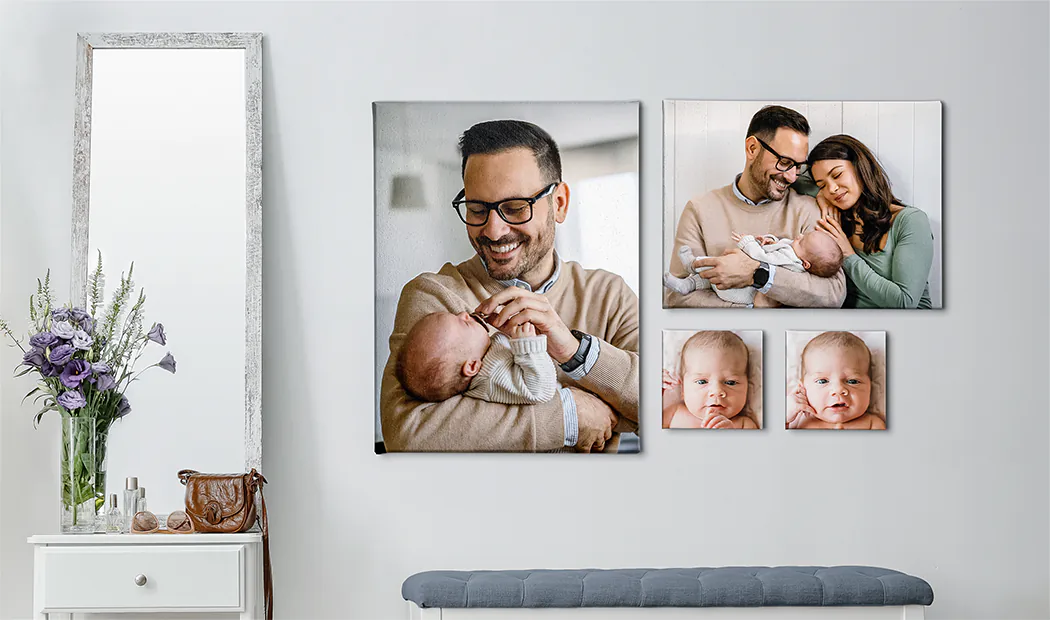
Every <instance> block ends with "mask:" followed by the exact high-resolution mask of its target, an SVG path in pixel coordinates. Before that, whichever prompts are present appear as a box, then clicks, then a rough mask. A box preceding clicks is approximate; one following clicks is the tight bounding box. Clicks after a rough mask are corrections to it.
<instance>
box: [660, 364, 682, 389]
mask: <svg viewBox="0 0 1050 620" xmlns="http://www.w3.org/2000/svg"><path fill="white" fill-rule="evenodd" d="M681 384H682V380H681V379H680V378H679V377H678V375H677V374H675V373H674V372H673V371H670V370H667V369H666V368H665V369H664V382H663V385H664V391H665V392H666V391H667V390H671V389H674V388H676V387H678V386H679V385H681Z"/></svg>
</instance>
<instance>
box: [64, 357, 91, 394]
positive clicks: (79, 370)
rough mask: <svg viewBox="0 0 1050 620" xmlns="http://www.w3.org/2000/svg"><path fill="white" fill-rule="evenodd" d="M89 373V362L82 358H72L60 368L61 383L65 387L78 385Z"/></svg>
mask: <svg viewBox="0 0 1050 620" xmlns="http://www.w3.org/2000/svg"><path fill="white" fill-rule="evenodd" d="M90 374H91V364H90V363H88V362H86V361H84V360H73V361H71V362H69V363H68V364H66V367H65V368H63V369H62V379H61V381H62V385H64V386H66V387H67V388H75V387H80V382H81V381H83V380H84V379H87V378H88V376H89V375H90Z"/></svg>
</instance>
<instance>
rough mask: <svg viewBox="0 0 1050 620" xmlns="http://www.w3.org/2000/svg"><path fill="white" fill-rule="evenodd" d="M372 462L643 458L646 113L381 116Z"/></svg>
mask: <svg viewBox="0 0 1050 620" xmlns="http://www.w3.org/2000/svg"><path fill="white" fill-rule="evenodd" d="M374 122H375V239H376V244H375V246H376V262H375V275H376V333H375V351H376V367H377V368H378V369H380V371H379V372H377V378H376V379H377V384H376V411H375V428H376V452H377V453H385V452H606V453H609V452H617V453H623V452H637V451H639V441H638V436H637V434H636V433H635V432H634V431H636V430H637V428H638V368H639V364H638V335H639V326H638V265H639V257H638V230H639V228H638V222H639V210H638V196H639V194H638V126H639V106H638V103H637V102H608V103H604V102H597V103H397V102H391V103H376V104H375V105H374Z"/></svg>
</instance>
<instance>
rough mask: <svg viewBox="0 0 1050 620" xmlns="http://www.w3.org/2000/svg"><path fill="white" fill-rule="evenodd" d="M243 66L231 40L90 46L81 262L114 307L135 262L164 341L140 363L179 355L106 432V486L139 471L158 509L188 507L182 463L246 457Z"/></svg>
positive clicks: (227, 465) (136, 386)
mask: <svg viewBox="0 0 1050 620" xmlns="http://www.w3.org/2000/svg"><path fill="white" fill-rule="evenodd" d="M245 62H246V50H245V49H237V48H232V49H186V48H181V49H141V48H97V47H96V48H95V49H93V50H92V68H91V72H90V75H91V84H90V88H91V93H90V105H91V117H90V175H89V190H88V200H87V203H88V205H87V217H86V222H84V224H85V225H86V228H87V230H86V237H87V239H86V247H87V248H88V251H87V256H86V257H85V256H75V257H74V262H78V261H83V260H85V259H86V261H87V265H88V269H89V271H93V270H94V267H95V264H96V261H97V260H98V256H99V253H101V258H102V261H103V269H104V272H105V274H106V286H105V298H104V299H105V303H107V304H108V303H109V302H110V300H111V299H112V295H113V290H114V288H115V287H116V286H118V285H119V278H120V275H121V272H125V273H126V272H127V270H128V269H129V268H130V267H131V265H132V263H134V282H135V284H136V285H137V286H138V287H139V288H140V289H141V290H142V291H143V292H144V293H145V297H146V301H145V329H147V330H148V329H149V325H150V324H152V323H153V322H159V323H161V324H163V326H164V331H165V334H166V337H167V343H166V345H163V346H162V345H160V344H154V343H150V344H149V345H148V346H147V347H146V349H145V353H144V354H143V356H142V357H141V359H140V360H139V361H138V363H137V364H136V369H143V368H146V367H147V366H149V365H150V364H153V363H155V362H157V361H159V360H160V359H161V357H163V355H164V354H165V353H166V352H168V351H170V352H171V353H172V355H173V356H174V357H175V359H176V362H177V368H176V372H175V374H174V375H171V374H168V373H167V372H166V371H165V370H163V369H161V368H149V369H147V370H145V371H144V372H143V373H142V374H141V375H140V377H139V379H138V380H137V381H135V382H134V383H132V384H131V386H130V387H129V388H128V390H127V392H126V396H127V397H128V400H129V402H130V404H131V407H132V411H131V413H129V414H128V415H127V416H125V417H124V418H122V419H121V420H119V421H117V422H115V423H114V424H113V426H112V428H111V430H110V436H109V446H108V455H107V494H108V493H117V494H118V496H120V495H121V489H123V487H124V481H125V478H126V477H128V476H136V477H138V479H139V484H140V485H141V486H144V487H146V497H147V501H148V503H149V509H150V510H152V511H153V512H156V513H167V512H171V511H173V510H179V509H182V508H183V502H184V487H183V486H182V485H181V484H179V481H178V478H177V475H176V473H177V472H178V471H179V470H180V469H195V470H198V471H203V472H210V473H236V472H241V471H246V466H247V465H248V464H249V462H250V461H252V458H251V457H250V456H246V453H247V452H248V450H247V444H248V443H249V442H251V439H250V438H246V436H247V435H246V433H247V434H250V433H249V427H250V424H249V418H250V414H251V412H250V407H248V402H247V401H248V400H249V399H250V397H249V396H246V373H247V372H248V366H249V362H248V361H247V358H246V332H247V331H248V324H247V323H248V319H246V299H247V295H246V292H247V291H246V289H247V288H248V285H247V284H246V282H247V281H248V280H250V278H246V273H248V272H249V271H250V268H249V265H248V262H249V258H248V249H249V247H250V246H251V245H252V244H250V243H249V240H248V236H249V231H248V230H247V229H248V224H247V223H246V221H247V218H246V213H247V212H246V184H247V181H248V179H247V176H248V174H247V172H246V167H247V161H246V160H247V157H248V156H247V154H246V153H247V151H248V148H247V147H248V136H247V134H248V128H247V122H246V114H247V112H246V80H245V66H246V65H245ZM74 252H75V254H76V250H74ZM77 268H81V265H77V266H75V269H77ZM249 275H250V274H249ZM256 310H258V309H256ZM247 314H248V315H250V314H251V311H250V310H249V312H248V313H247ZM249 341H250V334H249ZM260 445H261V443H260ZM256 460H258V459H256ZM254 466H258V465H254ZM120 501H123V500H122V499H121V500H120Z"/></svg>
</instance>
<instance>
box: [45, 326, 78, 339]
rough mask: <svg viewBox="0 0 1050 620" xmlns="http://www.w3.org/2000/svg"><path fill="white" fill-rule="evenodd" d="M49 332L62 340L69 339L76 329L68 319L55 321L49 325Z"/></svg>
mask: <svg viewBox="0 0 1050 620" xmlns="http://www.w3.org/2000/svg"><path fill="white" fill-rule="evenodd" d="M51 333H52V334H54V335H56V336H58V337H59V338H61V339H62V340H71V339H72V338H73V336H74V334H76V333H77V330H76V329H74V328H73V326H72V325H71V324H70V323H69V321H57V322H55V323H54V324H52V325H51Z"/></svg>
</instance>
